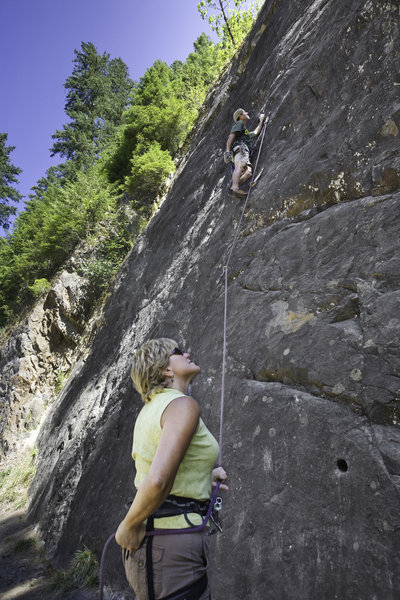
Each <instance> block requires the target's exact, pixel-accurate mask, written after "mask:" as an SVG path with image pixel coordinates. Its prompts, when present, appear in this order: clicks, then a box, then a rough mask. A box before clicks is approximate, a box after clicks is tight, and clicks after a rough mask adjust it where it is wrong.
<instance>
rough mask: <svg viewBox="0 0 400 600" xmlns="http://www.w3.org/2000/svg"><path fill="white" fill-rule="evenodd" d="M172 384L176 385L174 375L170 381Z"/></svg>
mask: <svg viewBox="0 0 400 600" xmlns="http://www.w3.org/2000/svg"><path fill="white" fill-rule="evenodd" d="M169 381H170V383H174V376H173V375H172V377H171V379H170V380H169Z"/></svg>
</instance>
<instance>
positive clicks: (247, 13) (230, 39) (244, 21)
mask: <svg viewBox="0 0 400 600" xmlns="http://www.w3.org/2000/svg"><path fill="white" fill-rule="evenodd" d="M260 6H261V0H256V1H255V2H253V3H250V4H249V2H248V0H233V1H232V0H218V1H216V0H200V2H199V3H198V5H197V9H198V11H199V13H200V15H201V18H202V19H203V20H204V21H207V22H208V23H209V25H210V26H211V29H212V30H213V31H214V32H215V33H216V34H217V36H218V37H219V39H220V41H219V43H218V44H217V48H218V52H219V54H220V58H221V60H222V61H223V62H226V61H228V60H230V59H231V58H232V56H233V54H234V53H235V52H236V50H237V49H238V47H239V46H240V44H241V43H242V41H243V40H244V38H245V37H246V35H247V33H248V32H249V30H250V28H251V26H252V24H253V22H254V19H255V18H256V16H257V13H258V11H259V9H260Z"/></svg>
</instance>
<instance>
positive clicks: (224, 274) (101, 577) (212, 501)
mask: <svg viewBox="0 0 400 600" xmlns="http://www.w3.org/2000/svg"><path fill="white" fill-rule="evenodd" d="M266 124H267V122H266V121H265V122H264V125H263V128H262V130H261V134H260V136H261V138H260V147H259V149H258V153H257V159H256V163H255V165H254V171H253V175H252V178H251V181H250V186H249V189H248V192H247V195H246V199H245V202H244V205H243V209H242V213H241V215H240V219H239V223H238V225H237V227H236V231H235V236H234V238H233V242H232V245H231V247H230V250H229V254H228V258H227V261H226V264H225V266H224V267H223V272H222V275H221V277H223V278H224V325H223V348H222V381H221V406H220V419H219V454H218V466H222V442H223V423H224V405H225V372H226V345H227V344H226V331H227V316H228V267H229V263H230V260H231V256H232V252H233V249H234V247H235V245H236V242H237V239H238V237H239V233H240V228H241V225H242V220H243V216H244V213H245V210H246V208H247V204H248V201H249V198H250V194H251V190H252V185H253V181H254V178H255V176H256V172H257V166H258V159H259V157H260V153H261V149H262V146H263V142H264V136H265V129H266ZM219 486H220V482H219V481H218V482H217V485H216V487H215V490H214V492H213V495H212V497H211V499H210V504H209V508H208V511H207V514H206V516H205V517H204V520H203V522H202V524H201V525H198V526H196V527H190V528H187V529H184V530H182V529H165V530H160V529H158V530H155V531H148V532H146V536H152V535H166V534H169V533H184V532H188V531H190V532H194V531H201V530H202V529H204V527H205V526H206V524H207V522H208V520H209V518H210V515H211V513H212V509H213V507H214V505H215V501H216V499H217V495H218V490H219ZM114 538H115V533H113V534H112V535H110V537H109V538H108V540H107V541H106V543H105V545H104V548H103V552H102V555H101V561H100V572H99V600H103V587H104V568H105V560H106V554H107V550H108V548H109V546H110V544H111V542H112V540H113V539H114Z"/></svg>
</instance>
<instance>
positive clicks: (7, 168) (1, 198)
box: [0, 133, 22, 229]
mask: <svg viewBox="0 0 400 600" xmlns="http://www.w3.org/2000/svg"><path fill="white" fill-rule="evenodd" d="M7 137H8V134H7V133H0V226H1V227H3V228H4V229H8V228H9V226H10V221H9V219H10V216H11V215H15V213H16V212H17V208H16V207H15V206H10V205H9V203H10V202H19V200H21V199H22V195H21V194H20V193H19V192H18V190H16V189H15V187H14V186H13V185H11V184H13V183H18V179H17V175H19V173H21V172H22V170H21V169H19V168H18V167H15V166H14V165H13V164H12V163H11V162H10V154H11V152H12V151H13V150H14V148H15V146H6V141H7Z"/></svg>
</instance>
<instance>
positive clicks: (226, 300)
mask: <svg viewBox="0 0 400 600" xmlns="http://www.w3.org/2000/svg"><path fill="white" fill-rule="evenodd" d="M266 125H267V121H264V125H263V128H262V131H261V138H260V147H259V149H258V153H257V159H256V164H255V165H254V171H253V176H252V178H251V181H250V186H249V189H248V192H247V195H246V200H245V202H244V205H243V209H242V214H241V215H240V219H239V223H238V224H237V227H236V231H235V236H234V238H233V242H232V245H231V247H230V250H229V254H228V258H227V261H226V263H225V266H224V268H223V272H222V275H221V278H222V277H223V278H224V326H223V347H222V380H221V406H220V418H219V456H218V466H221V465H222V434H223V431H222V430H223V423H224V406H225V372H226V330H227V316H228V267H229V263H230V260H231V256H232V252H233V249H234V247H235V245H236V242H237V239H238V237H239V233H240V228H241V225H242V220H243V216H244V213H245V210H246V208H247V204H248V201H249V198H250V194H251V190H252V186H253V181H254V178H255V176H256V172H257V166H258V159H259V158H260V153H261V149H262V146H263V143H264V137H265V129H266Z"/></svg>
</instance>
